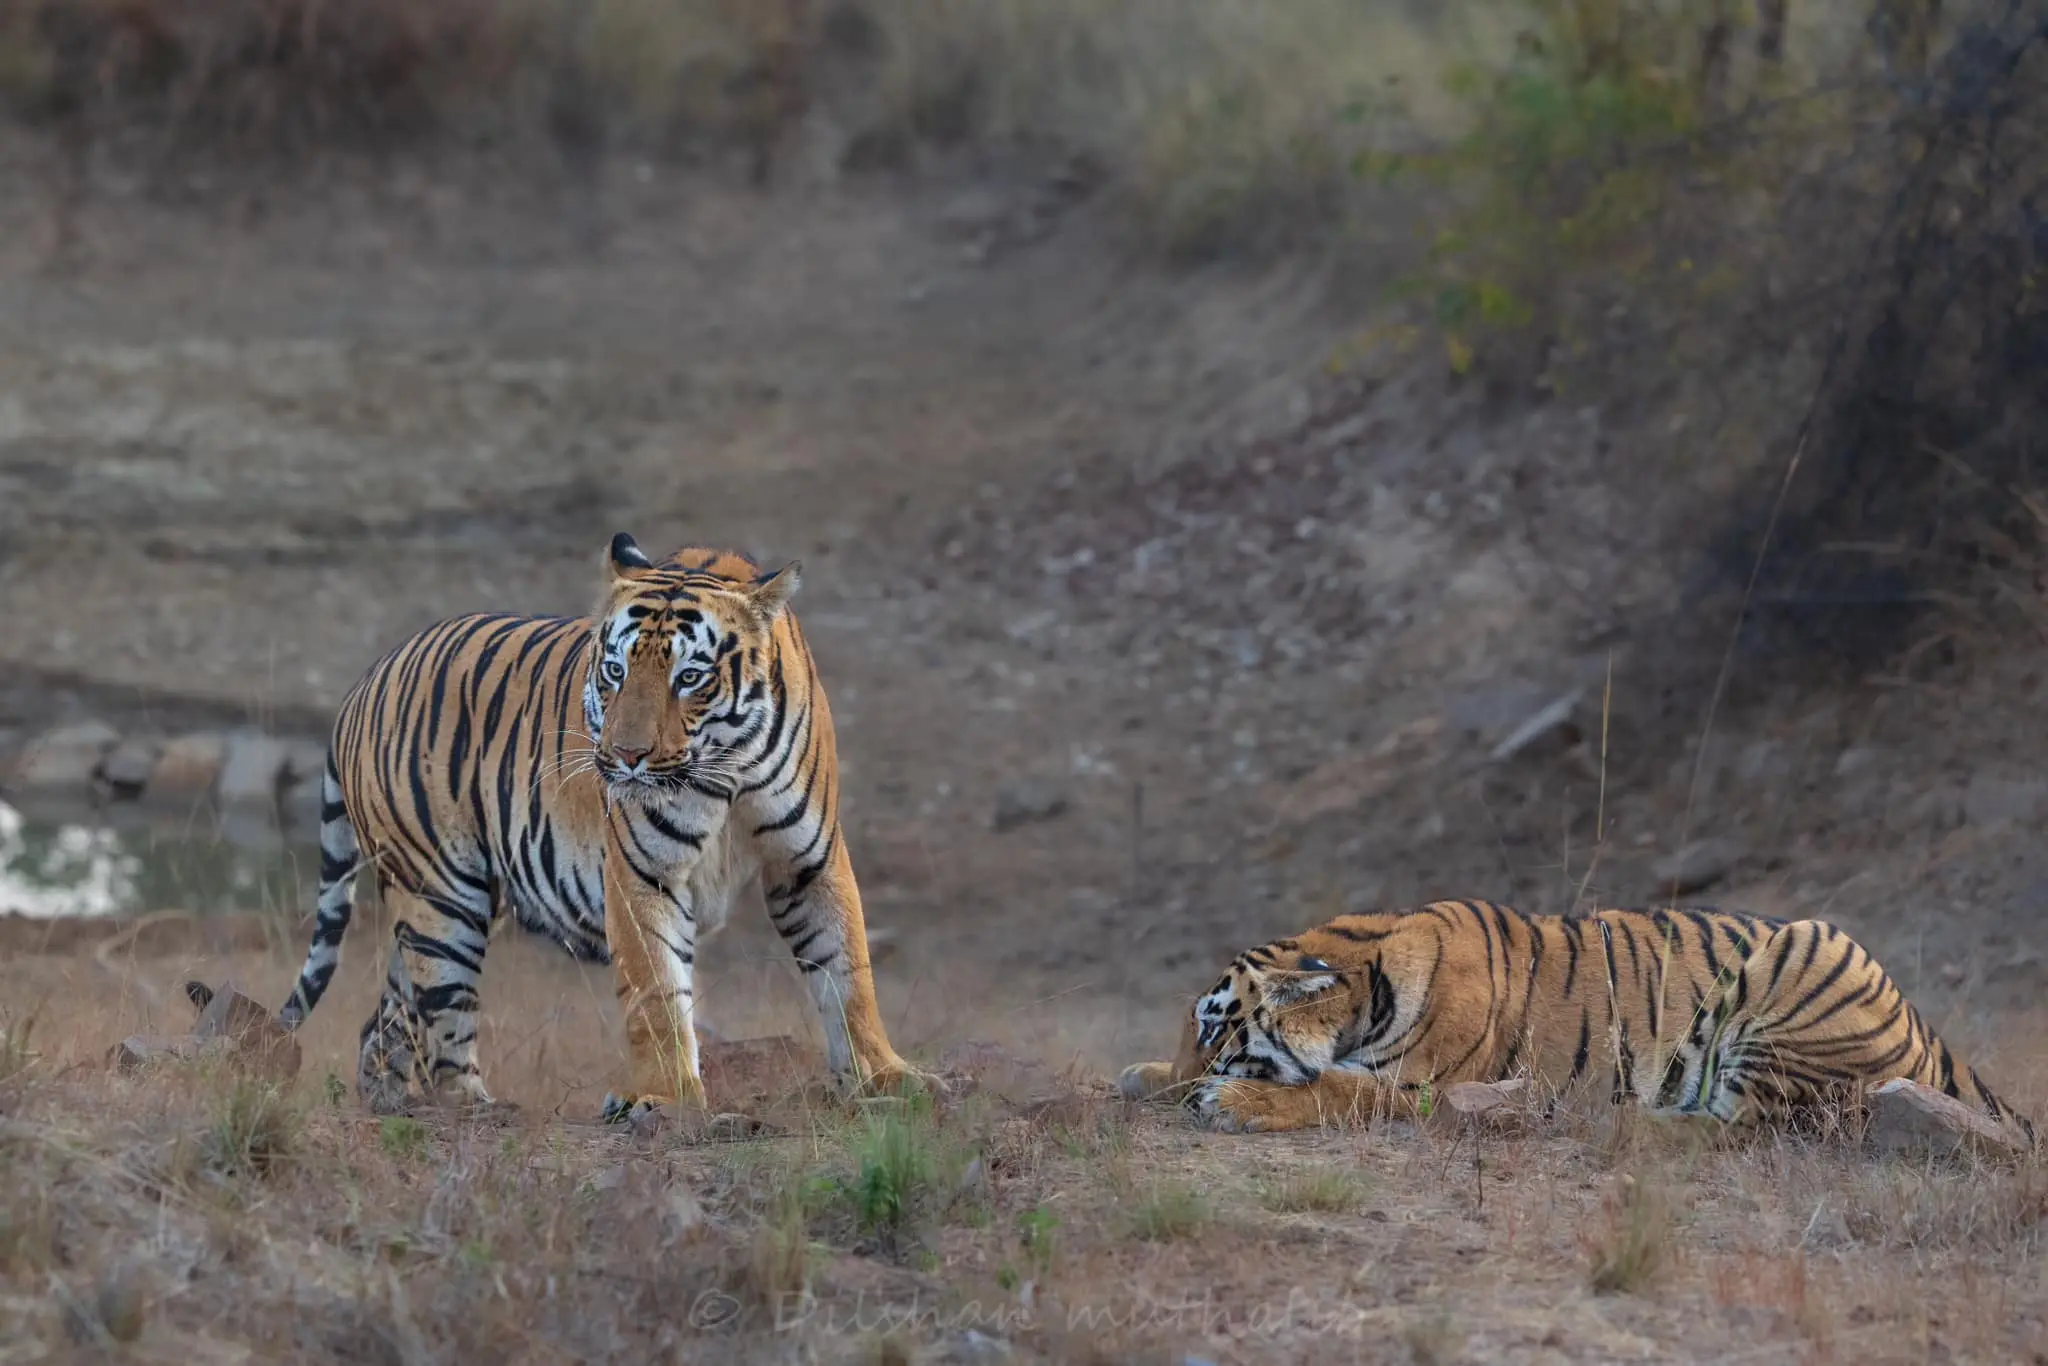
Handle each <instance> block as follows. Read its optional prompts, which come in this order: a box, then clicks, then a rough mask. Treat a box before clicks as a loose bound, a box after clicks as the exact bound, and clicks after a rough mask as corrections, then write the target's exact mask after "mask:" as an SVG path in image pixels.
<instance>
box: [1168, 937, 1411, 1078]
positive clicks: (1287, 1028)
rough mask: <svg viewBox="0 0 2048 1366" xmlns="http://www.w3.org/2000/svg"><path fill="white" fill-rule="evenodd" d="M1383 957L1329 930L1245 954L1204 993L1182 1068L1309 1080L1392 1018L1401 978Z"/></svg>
mask: <svg viewBox="0 0 2048 1366" xmlns="http://www.w3.org/2000/svg"><path fill="white" fill-rule="evenodd" d="M1323 941H1329V942H1323ZM1381 958H1382V955H1381V953H1380V952H1379V951H1378V950H1377V948H1376V947H1375V948H1374V949H1373V950H1371V951H1365V950H1364V949H1363V946H1362V945H1360V944H1359V943H1357V942H1354V941H1350V940H1347V939H1343V938H1341V937H1338V936H1335V935H1332V934H1330V933H1328V932H1326V931H1321V930H1312V931H1310V932H1309V933H1308V934H1305V935H1301V936H1298V937H1294V938H1288V939H1276V940H1274V941H1273V942H1272V943H1270V944H1262V945H1260V946H1259V947H1258V948H1255V949H1250V950H1247V951H1246V952H1244V953H1241V954H1239V955H1238V956H1237V957H1236V958H1234V959H1232V960H1231V964H1230V967H1229V969H1228V970H1227V971H1226V972H1225V973H1224V974H1223V977H1222V980H1220V981H1218V982H1217V983H1216V985H1215V986H1213V987H1211V988H1210V989H1209V990H1208V991H1206V992H1204V993H1203V994H1202V995H1201V996H1200V997H1199V998H1197V999H1196V1001H1195V1004H1194V1009H1193V1012H1192V1014H1191V1016H1190V1018H1189V1019H1188V1021H1187V1025H1186V1028H1185V1030H1184V1032H1183V1034H1182V1039H1181V1056H1180V1058H1179V1060H1178V1061H1177V1062H1176V1064H1175V1068H1174V1072H1175V1075H1176V1076H1180V1077H1193V1076H1198V1075H1205V1074H1206V1075H1210V1076H1228V1077H1254V1078H1257V1079H1259V1080H1262V1081H1270V1082H1274V1083H1276V1084H1278V1085H1282V1086H1299V1085H1304V1084H1306V1083H1308V1082H1311V1081H1314V1080H1315V1079H1316V1077H1317V1076H1319V1075H1321V1074H1322V1073H1323V1072H1325V1071H1328V1070H1329V1069H1331V1068H1333V1067H1340V1066H1342V1065H1343V1064H1344V1060H1345V1059H1346V1058H1347V1057H1349V1056H1350V1055H1351V1054H1352V1053H1353V1052H1354V1051H1355V1050H1356V1049H1357V1048H1358V1047H1359V1045H1360V1044H1361V1043H1362V1042H1364V1041H1366V1039H1367V1038H1368V1036H1369V1034H1370V1032H1371V1031H1373V1030H1374V1029H1376V1028H1383V1027H1384V1026H1385V1025H1390V1024H1391V1023H1392V1017H1393V1014H1394V987H1393V978H1392V977H1391V976H1390V975H1389V974H1388V972H1387V971H1386V970H1385V969H1384V967H1383V965H1382V961H1381Z"/></svg>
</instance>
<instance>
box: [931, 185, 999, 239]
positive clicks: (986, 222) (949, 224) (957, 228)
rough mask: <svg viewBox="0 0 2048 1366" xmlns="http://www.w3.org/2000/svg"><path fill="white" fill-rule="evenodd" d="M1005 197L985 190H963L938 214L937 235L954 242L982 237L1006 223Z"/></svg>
mask: <svg viewBox="0 0 2048 1366" xmlns="http://www.w3.org/2000/svg"><path fill="white" fill-rule="evenodd" d="M1010 215H1011V205H1010V200H1009V198H1008V196H1006V195H1003V194H1000V193H998V192H997V191H995V190H992V189H988V188H985V187H977V188H975V189H969V190H963V191H961V192H960V193H959V194H956V195H954V196H953V197H952V198H951V199H949V200H947V201H946V203H945V206H944V207H942V208H941V209H940V210H939V232H940V233H941V234H942V235H944V236H946V237H950V238H954V239H956V240H958V239H963V238H977V237H983V236H986V235H988V234H990V233H993V232H997V231H1000V230H1001V229H1002V227H1003V226H1004V225H1005V224H1006V223H1008V222H1009V220H1010Z"/></svg>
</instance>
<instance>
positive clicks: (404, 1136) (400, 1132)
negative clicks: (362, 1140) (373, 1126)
mask: <svg viewBox="0 0 2048 1366" xmlns="http://www.w3.org/2000/svg"><path fill="white" fill-rule="evenodd" d="M377 1146H378V1147H380V1148H382V1149H383V1150H384V1152H385V1155H386V1156H389V1157H395V1158H397V1159H398V1160H399V1161H401V1162H411V1161H413V1160H415V1159H416V1158H421V1157H424V1156H426V1153H427V1127H426V1125H424V1124H422V1123H420V1122H419V1121H418V1120H416V1119H414V1118H412V1117H411V1116H409V1115H386V1116H384V1117H383V1118H382V1119H380V1120H378V1121H377Z"/></svg>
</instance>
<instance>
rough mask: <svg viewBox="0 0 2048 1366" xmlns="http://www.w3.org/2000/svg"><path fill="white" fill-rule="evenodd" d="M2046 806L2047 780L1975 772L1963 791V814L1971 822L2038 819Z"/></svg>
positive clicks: (1987, 822) (2005, 821) (2000, 822)
mask: <svg viewBox="0 0 2048 1366" xmlns="http://www.w3.org/2000/svg"><path fill="white" fill-rule="evenodd" d="M2044 806H2048V782H2042V781H2040V780H2038V779H2034V778H2007V777H2001V776H1999V775H1996V774H1990V773H1974V774H1972V775H1971V776H1970V785H1969V787H1968V788H1966V789H1965V790H1964V792H1963V816H1964V819H1966V820H1967V821H1968V822H1969V823H1970V824H1971V825H2005V824H2011V823H2018V822H2023V821H2031V820H2034V819H2036V818H2038V817H2039V816H2040V815H2041V813H2042V808H2043V807H2044Z"/></svg>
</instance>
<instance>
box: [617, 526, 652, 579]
mask: <svg viewBox="0 0 2048 1366" xmlns="http://www.w3.org/2000/svg"><path fill="white" fill-rule="evenodd" d="M606 558H607V559H608V561H609V562H610V564H611V569H612V573H614V574H616V575H618V576H619V577H621V578H632V577H633V576H634V575H636V574H639V573H642V572H644V571H645V570H649V569H652V568H654V561H652V560H650V559H648V558H647V552H646V551H644V550H642V549H641V548H640V543H639V542H638V541H635V540H634V539H633V538H632V537H631V536H629V535H627V534H626V533H625V532H623V531H621V532H620V533H619V534H618V535H616V536H614V537H612V545H611V551H610V553H609V555H608V556H607V557H606Z"/></svg>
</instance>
